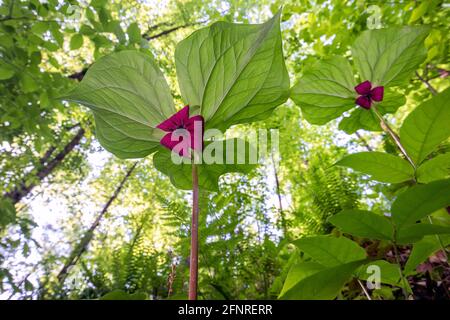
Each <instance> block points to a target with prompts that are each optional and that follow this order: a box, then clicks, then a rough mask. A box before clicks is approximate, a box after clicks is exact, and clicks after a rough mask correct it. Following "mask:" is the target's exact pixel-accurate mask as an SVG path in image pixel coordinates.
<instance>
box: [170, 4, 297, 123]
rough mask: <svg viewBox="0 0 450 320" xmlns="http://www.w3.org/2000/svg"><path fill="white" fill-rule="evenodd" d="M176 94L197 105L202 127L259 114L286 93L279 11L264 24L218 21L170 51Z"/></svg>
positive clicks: (267, 111) (264, 113)
mask: <svg viewBox="0 0 450 320" xmlns="http://www.w3.org/2000/svg"><path fill="white" fill-rule="evenodd" d="M175 59H176V69H177V75H178V83H179V85H180V90H181V95H182V97H183V100H184V102H185V103H186V104H189V105H191V106H200V113H201V115H202V116H203V117H204V118H205V121H206V124H205V126H206V128H218V129H226V128H228V127H229V126H231V125H233V124H237V123H245V122H252V121H255V120H261V119H264V118H266V117H267V116H269V115H270V113H271V112H272V111H273V109H274V108H275V107H276V106H278V105H280V104H282V103H283V102H285V101H286V99H287V98H288V96H289V76H288V73H287V70H286V66H285V63H284V58H283V52H282V44H281V33H280V13H278V14H277V15H275V16H274V17H273V18H272V19H270V20H269V21H267V22H266V23H263V24H257V25H249V24H233V23H228V22H217V23H214V24H212V25H211V26H209V27H207V28H203V29H200V30H198V31H196V32H194V33H193V34H192V35H190V36H189V37H188V38H186V39H185V40H183V41H181V42H180V43H179V44H178V45H177V48H176V51H175Z"/></svg>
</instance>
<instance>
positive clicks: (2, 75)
mask: <svg viewBox="0 0 450 320" xmlns="http://www.w3.org/2000/svg"><path fill="white" fill-rule="evenodd" d="M14 73H15V71H14V69H13V68H12V67H11V66H9V65H7V64H3V63H1V62H0V80H7V79H10V78H12V77H13V76H14Z"/></svg>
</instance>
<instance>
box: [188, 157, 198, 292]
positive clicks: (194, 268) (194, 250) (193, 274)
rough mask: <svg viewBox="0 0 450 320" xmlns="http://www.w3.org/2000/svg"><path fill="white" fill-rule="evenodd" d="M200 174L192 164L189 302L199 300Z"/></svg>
mask: <svg viewBox="0 0 450 320" xmlns="http://www.w3.org/2000/svg"><path fill="white" fill-rule="evenodd" d="M198 191H199V188H198V173H197V165H196V164H194V163H192V222H191V254H190V258H189V293H188V294H189V300H197V284H198V213H199V205H198Z"/></svg>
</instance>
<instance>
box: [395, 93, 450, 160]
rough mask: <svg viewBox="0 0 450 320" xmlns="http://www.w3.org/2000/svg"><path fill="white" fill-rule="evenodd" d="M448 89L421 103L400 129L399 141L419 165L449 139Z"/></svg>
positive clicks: (449, 112)
mask: <svg viewBox="0 0 450 320" xmlns="http://www.w3.org/2000/svg"><path fill="white" fill-rule="evenodd" d="M449 123H450V88H448V89H447V90H445V91H443V92H441V93H439V94H438V95H436V96H434V97H433V98H431V99H430V100H427V101H425V102H423V103H422V104H421V105H419V106H418V107H417V108H416V109H414V111H412V112H411V113H410V114H409V115H408V117H407V118H406V119H405V121H404V122H403V125H402V127H401V128H400V139H401V141H402V144H403V146H404V147H405V149H406V151H407V152H408V154H409V156H410V157H411V158H412V160H413V161H414V162H415V163H416V164H420V163H421V162H422V161H423V160H424V159H425V158H426V157H427V156H428V155H429V154H430V153H431V152H432V151H433V150H434V149H435V148H436V147H437V146H438V145H439V144H440V143H441V142H443V141H445V140H447V139H448V137H450V126H449V125H448V124H449Z"/></svg>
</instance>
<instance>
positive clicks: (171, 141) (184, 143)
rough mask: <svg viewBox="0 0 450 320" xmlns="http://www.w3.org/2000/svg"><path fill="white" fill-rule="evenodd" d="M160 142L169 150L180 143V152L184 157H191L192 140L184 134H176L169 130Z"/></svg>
mask: <svg viewBox="0 0 450 320" xmlns="http://www.w3.org/2000/svg"><path fill="white" fill-rule="evenodd" d="M160 143H161V144H162V145H163V146H164V147H166V148H167V149H169V150H173V149H174V148H175V147H176V146H178V145H179V149H180V150H179V152H178V154H179V155H180V156H182V157H188V158H189V157H190V155H189V147H190V141H189V139H185V138H184V137H183V136H175V135H173V133H172V132H169V133H168V134H166V135H165V136H164V137H163V138H162V139H161V141H160Z"/></svg>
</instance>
